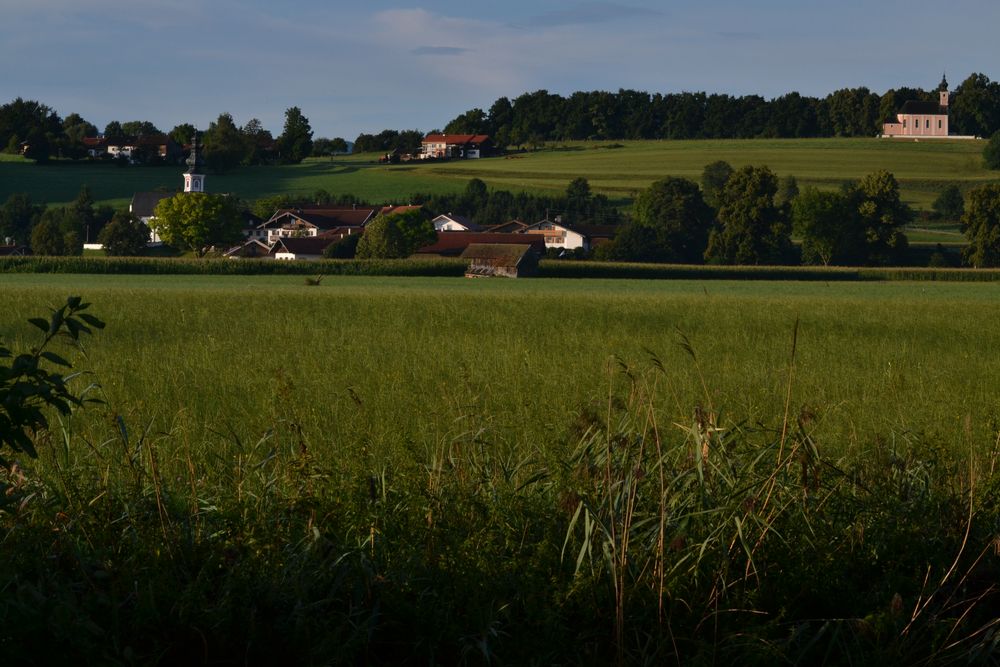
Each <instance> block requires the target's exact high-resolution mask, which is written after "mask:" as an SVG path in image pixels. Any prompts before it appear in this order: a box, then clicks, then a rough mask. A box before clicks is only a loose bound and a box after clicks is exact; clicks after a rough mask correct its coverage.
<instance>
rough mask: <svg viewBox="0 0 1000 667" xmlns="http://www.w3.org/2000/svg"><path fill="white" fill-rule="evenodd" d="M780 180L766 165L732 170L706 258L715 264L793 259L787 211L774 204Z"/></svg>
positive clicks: (779, 261) (776, 262)
mask: <svg viewBox="0 0 1000 667" xmlns="http://www.w3.org/2000/svg"><path fill="white" fill-rule="evenodd" d="M777 190H778V179H777V177H776V176H775V175H774V173H773V172H772V171H771V170H770V169H768V168H767V167H753V166H747V167H743V168H742V169H740V170H738V171H736V172H734V173H733V175H732V176H731V177H730V178H729V180H728V181H727V183H726V187H725V189H724V190H723V191H722V196H721V198H720V206H719V227H718V228H717V229H714V230H712V233H711V235H710V237H709V240H708V249H707V250H706V251H705V259H706V260H707V261H709V262H712V263H716V264H785V263H787V262H789V261H790V259H791V250H792V242H791V224H790V223H789V220H788V213H787V211H786V210H785V209H784V208H783V207H780V206H778V205H777V204H775V202H774V195H775V193H776V192H777Z"/></svg>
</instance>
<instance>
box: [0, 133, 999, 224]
mask: <svg viewBox="0 0 1000 667" xmlns="http://www.w3.org/2000/svg"><path fill="white" fill-rule="evenodd" d="M983 146H984V142H982V141H922V142H912V141H890V140H883V139H807V140H798V139H780V140H764V139H754V140H727V141H722V140H697V141H625V142H613V143H612V142H567V143H560V144H552V145H550V147H548V148H546V149H543V150H539V151H534V152H526V153H520V154H515V155H512V156H510V157H509V158H496V159H487V160H480V161H456V162H447V163H435V164H418V163H408V164H400V165H379V164H377V163H376V162H375V159H376V158H377V156H375V155H361V156H346V157H337V158H333V159H329V158H322V159H309V160H306V161H305V162H303V163H302V164H299V165H290V166H281V167H249V168H243V169H238V170H235V171H233V172H230V173H227V174H221V175H212V176H211V177H210V180H209V183H210V186H209V187H210V189H211V190H212V191H215V192H234V193H236V194H237V195H239V196H240V197H242V198H244V199H257V198H260V197H266V196H272V195H279V194H290V195H310V194H312V193H313V192H315V191H316V190H318V189H325V190H327V191H329V192H331V193H333V194H353V195H356V196H358V197H361V198H363V199H366V200H370V201H373V202H402V201H405V200H406V199H407V198H408V197H409V195H410V194H413V193H417V192H420V193H432V194H433V193H445V192H455V191H459V190H461V189H462V188H464V187H465V184H466V183H467V182H468V180H469V179H470V178H481V179H482V180H484V181H485V182H486V183H487V185H489V186H490V187H492V188H497V189H509V190H513V191H521V190H527V191H534V192H561V191H563V190H565V188H566V185H567V184H568V183H569V182H570V181H571V180H572V179H574V178H576V177H579V176H583V177H585V178H587V179H588V180H589V182H590V185H591V188H592V189H593V190H594V191H595V192H599V193H604V194H606V195H608V196H609V197H611V198H612V199H614V200H616V201H620V202H621V203H622V204H623V205H629V204H630V202H631V200H632V199H633V198H634V196H635V195H636V193H637V192H639V191H641V190H642V189H644V188H646V187H647V186H648V185H649V184H650V183H652V182H653V181H654V180H656V179H659V178H662V177H664V176H668V175H673V176H683V177H686V178H691V179H694V180H696V181H697V180H698V179H699V178H700V176H701V171H702V169H703V168H704V166H705V165H706V164H708V163H709V162H713V161H715V160H726V161H728V162H730V163H731V164H732V165H733V166H735V167H740V166H743V165H746V164H756V165H760V164H763V165H767V166H769V167H770V168H771V169H772V170H774V171H775V172H776V173H777V174H778V175H779V176H787V175H792V176H795V177H796V178H797V179H798V181H799V184H800V186H805V185H814V186H817V187H820V188H828V189H829V188H836V187H839V185H840V184H841V183H842V182H844V181H847V180H852V179H858V178H861V177H862V176H864V175H865V174H868V173H871V172H873V171H876V170H878V169H888V170H889V171H891V172H893V173H894V174H895V176H896V178H897V179H898V180H899V182H900V185H901V188H902V193H903V198H904V199H905V200H906V201H907V202H908V203H909V204H911V205H912V206H914V207H916V208H922V209H929V208H930V204H931V202H932V201H933V200H934V198H935V197H936V196H937V193H938V192H939V191H940V190H941V188H943V187H944V186H945V185H947V184H949V183H956V184H958V185H959V186H960V187H962V188H963V189H967V188H970V187H974V186H975V185H978V184H981V183H983V182H986V181H989V180H991V179H995V175H993V174H990V172H988V171H986V170H985V169H984V168H983V166H982V150H983ZM178 171H179V170H178V168H177V167H155V168H153V167H149V168H141V167H140V168H124V167H116V166H107V165H89V164H68V163H53V164H50V165H44V166H39V165H34V164H32V163H30V162H27V161H24V160H20V159H17V160H3V161H0V200H2V199H6V197H7V196H9V195H10V194H11V193H13V192H28V193H29V194H30V195H31V196H32V198H33V199H35V200H37V201H44V202H48V203H51V204H58V203H64V202H68V201H70V200H72V199H73V197H75V196H76V193H77V192H78V191H79V189H80V187H81V186H82V185H84V184H86V185H89V186H90V188H91V190H92V191H93V194H94V197H95V198H96V199H97V200H99V201H101V202H107V203H111V204H113V205H118V206H120V205H123V204H125V203H127V202H128V200H129V199H131V197H132V194H133V193H134V192H137V191H143V190H153V189H156V188H157V187H166V188H176V187H178V185H179V183H180V176H179V173H178ZM935 240H936V239H935Z"/></svg>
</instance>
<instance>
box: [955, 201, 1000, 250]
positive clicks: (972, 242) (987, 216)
mask: <svg viewBox="0 0 1000 667" xmlns="http://www.w3.org/2000/svg"><path fill="white" fill-rule="evenodd" d="M962 229H963V231H964V232H965V235H966V237H967V238H968V239H969V245H968V246H967V247H966V249H965V250H964V252H963V256H964V259H965V262H966V263H967V264H968V265H969V266H973V267H975V268H977V269H978V268H984V267H994V266H1000V184H998V183H989V184H987V185H981V186H979V187H978V188H973V189H972V190H970V191H969V193H968V198H967V201H966V205H965V215H963V216H962Z"/></svg>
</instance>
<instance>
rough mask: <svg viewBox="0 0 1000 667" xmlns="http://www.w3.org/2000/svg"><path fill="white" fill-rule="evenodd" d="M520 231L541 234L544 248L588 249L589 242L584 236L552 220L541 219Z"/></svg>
mask: <svg viewBox="0 0 1000 667" xmlns="http://www.w3.org/2000/svg"><path fill="white" fill-rule="evenodd" d="M521 233H522V234H542V235H543V236H544V237H545V247H546V248H559V249H562V250H575V249H576V248H583V249H585V250H589V249H590V244H589V243H588V242H587V237H586V236H584V235H583V234H582V233H580V232H577V231H574V230H572V229H570V227H569V226H567V225H564V224H562V223H560V222H554V221H552V220H542V221H541V222H536V223H535V224H533V225H528V226H527V227H525V228H524V230H523V231H522V232H521Z"/></svg>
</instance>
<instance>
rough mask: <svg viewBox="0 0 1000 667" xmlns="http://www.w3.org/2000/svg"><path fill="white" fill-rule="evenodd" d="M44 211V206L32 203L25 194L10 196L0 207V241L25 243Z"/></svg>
mask: <svg viewBox="0 0 1000 667" xmlns="http://www.w3.org/2000/svg"><path fill="white" fill-rule="evenodd" d="M44 211H45V206H43V205H38V204H34V203H32V201H31V197H30V196H28V195H27V194H25V193H23V192H21V193H15V194H12V195H11V196H10V197H8V198H7V201H5V202H4V204H3V206H2V207H0V241H3V242H4V243H6V241H7V239H10V240H11V241H14V242H17V243H27V242H28V239H29V237H30V236H31V229H32V227H34V226H35V225H36V224H38V221H39V220H40V219H41V217H42V213H43V212H44Z"/></svg>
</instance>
